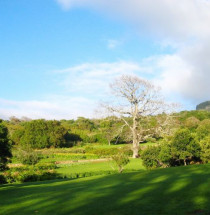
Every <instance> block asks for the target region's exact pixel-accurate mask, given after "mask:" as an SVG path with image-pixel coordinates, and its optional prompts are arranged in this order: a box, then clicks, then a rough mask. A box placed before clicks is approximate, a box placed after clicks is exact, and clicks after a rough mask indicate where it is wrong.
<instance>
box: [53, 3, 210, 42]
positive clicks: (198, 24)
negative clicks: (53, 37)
mask: <svg viewBox="0 0 210 215" xmlns="http://www.w3.org/2000/svg"><path fill="white" fill-rule="evenodd" d="M57 2H58V3H59V4H60V5H61V6H62V7H64V8H66V9H69V8H71V7H76V6H77V7H78V6H79V7H91V8H93V9H97V10H100V11H103V12H106V13H107V14H109V15H110V14H111V15H112V16H116V17H117V18H119V17H121V18H122V19H124V20H127V21H130V22H132V23H134V24H135V25H136V26H137V27H140V28H141V30H142V28H145V29H146V30H147V31H150V32H155V34H156V35H157V34H159V35H160V36H162V37H164V38H165V37H168V38H173V39H177V38H183V37H184V38H185V37H188V38H193V37H195V36H199V37H203V36H206V35H207V34H208V35H209V34H210V28H209V22H210V2H209V1H208V0H182V1H180V0H170V1H169V0H156V1H154V0H129V1H128V0H112V1H107V0H57Z"/></svg>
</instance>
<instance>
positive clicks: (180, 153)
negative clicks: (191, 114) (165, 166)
mask: <svg viewBox="0 0 210 215" xmlns="http://www.w3.org/2000/svg"><path fill="white" fill-rule="evenodd" d="M200 151H201V148H200V145H199V143H198V142H197V137H196V136H195V135H193V134H192V133H191V132H190V130H189V129H187V128H183V129H179V130H178V131H177V132H176V133H175V135H174V137H173V139H172V141H171V154H172V157H173V159H174V160H175V161H178V162H182V161H183V163H184V165H187V160H192V159H193V158H199V157H200Z"/></svg>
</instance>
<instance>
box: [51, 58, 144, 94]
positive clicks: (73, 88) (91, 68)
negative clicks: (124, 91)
mask: <svg viewBox="0 0 210 215" xmlns="http://www.w3.org/2000/svg"><path fill="white" fill-rule="evenodd" d="M135 72H139V73H140V72H145V70H144V69H143V68H141V67H140V66H139V65H138V64H137V63H134V62H126V61H119V62H114V63H85V64H81V65H78V66H74V67H70V68H67V69H64V70H60V71H56V72H55V73H56V74H57V75H59V77H61V76H62V80H60V81H59V82H60V83H59V84H60V85H61V86H62V87H65V89H66V91H68V92H74V93H76V94H82V95H86V96H88V95H90V96H91V97H92V98H94V97H99V96H101V95H102V94H104V93H105V92H106V91H107V89H108V85H109V83H110V82H111V81H112V80H113V79H114V78H115V77H117V76H119V75H122V74H125V73H127V74H131V73H135Z"/></svg>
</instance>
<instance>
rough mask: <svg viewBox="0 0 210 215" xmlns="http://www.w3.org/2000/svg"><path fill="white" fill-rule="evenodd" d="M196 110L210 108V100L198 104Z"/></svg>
mask: <svg viewBox="0 0 210 215" xmlns="http://www.w3.org/2000/svg"><path fill="white" fill-rule="evenodd" d="M196 110H210V101H206V102H202V103H200V104H199V105H197V106H196Z"/></svg>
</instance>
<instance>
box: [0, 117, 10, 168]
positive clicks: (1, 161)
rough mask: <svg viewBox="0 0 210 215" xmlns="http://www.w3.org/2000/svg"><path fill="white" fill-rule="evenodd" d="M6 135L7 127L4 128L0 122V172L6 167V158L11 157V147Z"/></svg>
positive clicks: (7, 160)
mask: <svg viewBox="0 0 210 215" xmlns="http://www.w3.org/2000/svg"><path fill="white" fill-rule="evenodd" d="M7 135H8V130H7V127H6V126H4V125H3V123H2V121H1V120H0V171H2V170H4V169H6V165H7V163H8V162H9V159H8V158H10V157H12V154H11V147H10V144H9V140H8V137H7Z"/></svg>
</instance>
